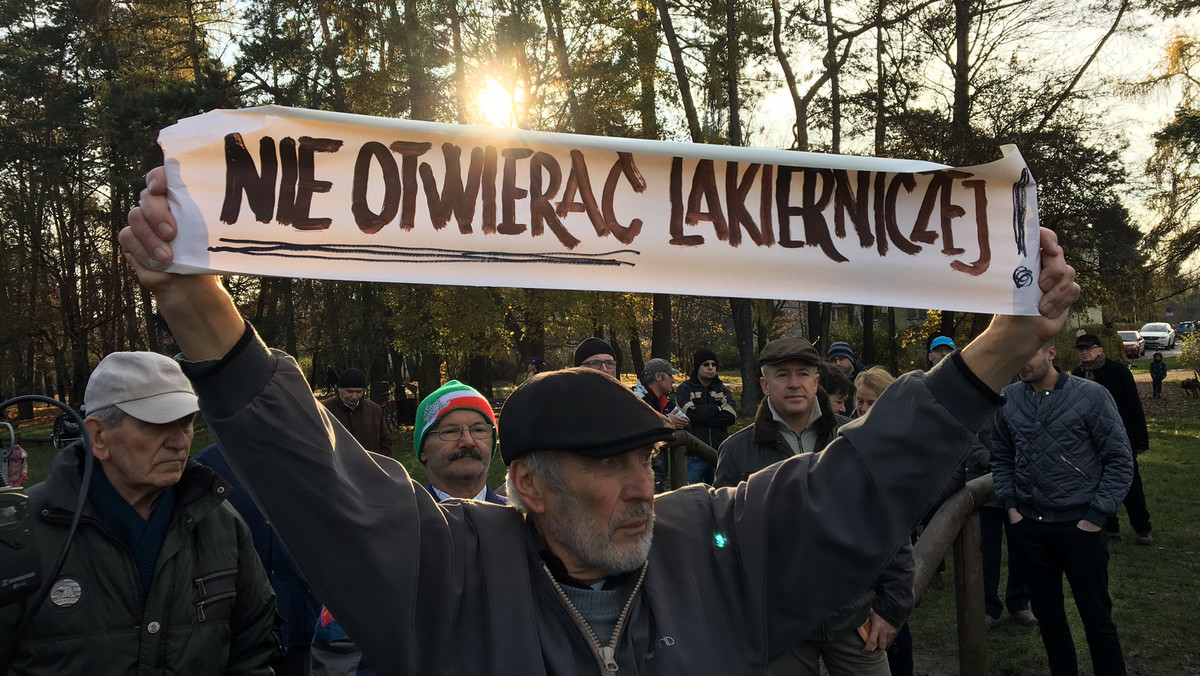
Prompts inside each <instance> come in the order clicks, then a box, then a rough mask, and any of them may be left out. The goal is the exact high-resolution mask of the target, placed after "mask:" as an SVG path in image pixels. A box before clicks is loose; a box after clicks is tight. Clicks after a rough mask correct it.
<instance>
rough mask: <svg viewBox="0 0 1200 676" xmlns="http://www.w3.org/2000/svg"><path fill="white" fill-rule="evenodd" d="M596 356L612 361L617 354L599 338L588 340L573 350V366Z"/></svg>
mask: <svg viewBox="0 0 1200 676" xmlns="http://www.w3.org/2000/svg"><path fill="white" fill-rule="evenodd" d="M598 354H611V355H612V356H613V358H614V359H615V358H616V356H617V353H616V352H614V351H613V348H612V345H609V344H608V343H606V342H604V341H603V340H600V339H599V338H588V339H587V340H585V341H583V342H582V343H580V344H579V347H577V348H575V365H576V366H583V362H585V361H587V360H588V359H590V358H592V357H594V356H596V355H598ZM506 405H507V404H506Z"/></svg>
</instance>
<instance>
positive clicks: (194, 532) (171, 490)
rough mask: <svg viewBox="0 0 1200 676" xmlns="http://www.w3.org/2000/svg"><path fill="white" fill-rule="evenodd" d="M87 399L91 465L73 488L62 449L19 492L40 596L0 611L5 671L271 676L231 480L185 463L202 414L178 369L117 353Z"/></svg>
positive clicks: (79, 457)
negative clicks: (26, 501) (37, 559)
mask: <svg viewBox="0 0 1200 676" xmlns="http://www.w3.org/2000/svg"><path fill="white" fill-rule="evenodd" d="M84 400H85V403H86V405H87V411H88V417H87V419H86V420H85V421H84V424H85V426H86V430H87V435H88V439H90V441H91V445H92V453H93V455H94V457H95V460H96V461H97V465H96V466H95V467H94V468H93V470H92V474H91V478H90V480H89V482H88V485H87V486H86V487H84V486H83V477H84V465H85V453H86V452H87V450H86V448H85V446H84V444H83V443H81V442H80V443H75V444H72V445H71V446H69V447H67V448H65V449H63V451H62V452H61V453H59V455H58V457H56V458H55V460H54V465H53V467H52V468H51V470H50V476H49V477H48V478H47V479H46V481H45V482H43V483H41V484H38V485H37V486H34V487H33V488H32V489H30V491H29V498H30V502H31V504H32V510H31V511H32V512H33V513H34V514H36V515H38V518H37V520H36V522H35V524H34V529H35V531H36V540H37V542H38V545H39V547H40V552H39V553H40V556H41V566H42V570H41V575H42V578H43V582H42V584H43V588H44V587H45V586H46V585H49V587H50V591H49V594H47V595H45V597H44V600H43V601H42V603H41V604H40V605H38V606H37V607H32V604H33V603H35V600H33V599H36V598H42V597H41V596H40V595H35V596H34V597H33V599H30V600H27V601H25V602H24V603H15V604H11V605H8V606H5V607H3V608H0V664H4V665H7V668H8V671H6V672H5V673H21V674H67V673H70V674H80V673H89V672H90V673H95V672H97V670H99V673H106V674H132V673H142V672H150V671H153V672H155V673H159V672H162V673H165V672H167V671H172V672H178V673H192V674H218V673H219V674H264V675H266V674H270V673H271V670H270V667H269V666H268V664H269V662H270V661H271V659H272V658H273V657H274V656H275V653H276V651H277V649H278V648H277V646H278V642H277V640H276V639H275V636H274V631H273V629H274V627H273V624H274V619H275V594H274V593H273V592H272V591H271V586H270V584H269V582H268V581H267V577H266V573H265V572H264V571H263V568H262V564H261V563H260V562H259V559H258V555H257V554H256V553H255V551H254V546H253V542H252V540H251V537H250V531H249V529H248V528H247V527H246V524H245V523H244V522H243V521H242V519H241V518H240V517H239V516H238V515H237V512H235V511H234V509H233V508H232V507H230V506H229V505H228V504H227V503H226V502H225V500H226V498H227V497H228V495H229V492H230V489H229V484H227V483H225V481H224V480H222V479H220V478H219V477H218V476H217V475H216V474H214V473H213V472H212V471H211V470H209V469H208V468H206V467H202V466H200V465H198V464H196V463H195V462H192V461H190V460H189V459H188V453H189V451H190V450H191V444H192V422H193V420H194V419H195V417H196V412H197V411H198V410H199V408H198V406H197V400H196V395H195V393H194V392H193V391H192V387H191V384H190V383H189V382H188V379H187V378H185V377H184V375H183V372H182V371H181V370H180V368H179V365H178V364H177V363H176V362H175V360H173V359H171V358H170V357H166V356H163V355H160V354H155V353H152V352H115V353H113V354H110V355H109V356H107V357H105V358H104V359H103V360H102V361H101V362H100V364H99V365H98V366H97V367H96V370H95V371H94V372H93V373H92V376H91V379H90V380H89V381H88V386H87V390H86V392H85V394H84ZM85 488H86V493H87V501H86V503H85V504H84V506H83V512H82V514H81V519H80V522H79V528H78V530H77V531H76V532H75V534H74V537H73V538H72V539H71V542H70V547H69V549H68V553H67V557H66V559H65V561H64V563H63V565H62V568H61V570H59V571H58V573H57V574H55V573H54V565H55V562H56V560H57V559H58V557H59V553H60V552H61V551H62V550H63V546H64V544H65V543H66V542H67V540H68V538H67V532H68V529H69V525H70V523H71V521H72V517H73V516H74V515H75V511H76V508H77V507H76V505H77V503H78V501H79V494H80V492H81V491H83V490H84V489H85Z"/></svg>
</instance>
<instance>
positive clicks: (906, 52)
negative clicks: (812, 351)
mask: <svg viewBox="0 0 1200 676" xmlns="http://www.w3.org/2000/svg"><path fill="white" fill-rule="evenodd" d="M1183 4H1187V3H1183ZM1126 8H1127V3H1125V2H1121V1H1117V0H1114V1H1112V2H1107V1H1105V2H1093V3H1085V4H1080V5H1070V4H1063V3H1056V2H1052V1H1051V0H943V1H937V0H886V1H885V0H875V1H874V2H845V1H840V2H834V1H833V0H773V1H772V2H770V3H763V2H749V1H747V0H635V2H624V1H622V0H426V1H422V2H418V1H417V0H390V1H387V2H381V1H380V0H367V1H365V2H358V1H356V2H348V1H346V0H315V2H311V3H296V2H290V1H289V0H245V1H243V2H237V3H233V2H228V0H161V1H160V2H156V3H132V4H130V3H126V4H114V3H99V4H96V3H93V4H86V3H85V4H79V3H65V2H62V1H61V0H50V1H49V2H32V1H31V0H0V26H4V27H6V28H0V229H2V232H3V236H4V241H5V244H6V245H7V246H6V247H5V248H3V249H0V294H2V295H0V300H2V301H3V303H4V305H3V307H4V309H5V312H6V315H7V317H6V320H5V321H4V322H0V355H2V359H0V390H4V391H13V390H20V391H42V392H47V393H52V394H58V395H60V396H63V397H64V398H67V399H70V400H71V401H73V402H76V403H77V402H78V401H79V399H80V397H81V394H82V392H83V388H84V386H85V384H86V380H87V376H88V373H89V372H90V369H91V367H92V365H93V364H95V363H96V362H97V361H98V359H99V358H100V357H102V356H103V355H104V354H105V353H107V352H109V351H112V350H116V349H147V348H148V349H154V350H160V351H169V350H171V349H172V346H171V344H170V338H169V336H168V334H167V333H166V332H165V330H164V327H163V326H162V323H161V322H160V321H159V320H158V318H157V316H156V313H155V308H154V306H153V304H152V301H151V299H150V297H149V295H148V294H145V293H144V292H142V291H141V290H140V288H138V287H137V285H136V284H134V283H133V281H132V279H131V277H130V275H129V274H128V272H127V270H126V268H125V267H124V265H123V263H122V261H121V257H120V255H119V252H118V251H117V248H116V245H115V234H116V232H117V230H118V229H119V228H120V227H121V226H122V224H123V222H124V218H125V214H126V213H127V212H128V210H129V208H130V207H131V206H132V205H133V204H134V201H135V200H136V197H137V193H138V191H139V189H140V187H141V186H140V183H141V180H142V179H141V177H142V175H143V174H144V172H145V171H146V170H147V169H148V168H150V167H152V166H154V165H156V164H158V163H159V162H160V161H161V156H160V154H159V152H158V150H157V148H156V147H155V144H154V140H155V137H156V134H157V132H158V130H159V129H161V128H163V127H165V126H167V125H169V124H171V123H172V122H173V121H175V120H177V119H179V118H181V117H185V116H188V115H192V114H195V113H199V112H202V111H205V110H209V109H212V108H217V107H238V106H249V105H260V104H278V105H286V106H299V107H306V108H314V109H324V110H337V111H345V112H353V113H361V114H368V115H379V116H399V117H409V118H413V119H423V120H435V121H445V122H460V123H470V124H480V123H488V122H489V121H490V120H493V119H496V118H497V117H499V116H498V113H502V112H506V113H510V118H511V119H510V123H512V124H514V125H516V126H520V127H524V128H530V129H540V130H549V131H566V132H577V133H588V134H601V135H617V136H633V137H645V138H667V139H676V140H690V141H693V142H707V143H733V144H739V143H743V142H750V143H755V142H760V141H762V140H764V139H767V138H768V137H766V136H765V133H766V122H768V121H773V120H774V119H775V118H779V117H786V118H790V121H791V122H792V125H791V126H792V133H791V135H790V138H788V139H785V140H783V141H782V145H786V146H789V147H792V148H798V149H815V150H830V151H839V150H841V151H848V152H858V153H876V154H885V155H890V156H895V157H908V158H918V159H930V160H936V161H941V162H954V163H958V162H971V163H973V162H984V161H988V160H990V159H994V158H995V157H996V154H997V147H998V145H999V144H1001V143H1016V144H1018V145H1019V146H1020V147H1021V149H1022V152H1023V153H1024V155H1025V158H1026V160H1027V161H1028V163H1029V165H1030V167H1031V168H1032V169H1033V171H1034V174H1035V176H1036V177H1037V178H1038V179H1039V184H1040V191H1041V193H1040V195H1041V201H1040V209H1041V216H1042V219H1043V222H1044V223H1045V224H1047V225H1049V226H1050V227H1052V228H1054V229H1055V230H1057V231H1058V232H1059V233H1060V236H1061V237H1062V238H1063V240H1064V241H1065V242H1067V244H1068V246H1069V247H1070V250H1071V251H1072V252H1074V253H1073V256H1075V257H1076V258H1075V260H1074V262H1075V264H1076V266H1077V267H1078V268H1079V269H1080V272H1081V276H1082V278H1083V279H1084V281H1085V282H1086V287H1087V291H1086V293H1087V294H1088V298H1089V300H1090V301H1091V302H1094V303H1097V304H1113V303H1118V302H1135V301H1136V299H1138V298H1143V297H1144V296H1145V294H1147V293H1149V294H1152V295H1153V294H1159V293H1161V292H1162V290H1163V289H1164V288H1165V287H1169V286H1170V283H1155V282H1154V280H1152V279H1150V277H1149V273H1148V272H1147V269H1146V266H1145V265H1143V264H1142V262H1141V261H1142V260H1143V259H1144V258H1145V257H1147V256H1153V257H1155V259H1156V261H1157V262H1159V263H1163V264H1176V263H1181V262H1182V261H1184V260H1186V259H1187V257H1188V256H1189V255H1190V252H1193V251H1195V248H1196V247H1197V246H1200V228H1197V227H1196V225H1195V219H1194V216H1193V211H1194V208H1195V206H1196V201H1197V199H1198V198H1200V180H1197V179H1196V178H1195V168H1196V158H1197V153H1198V152H1200V113H1196V112H1195V108H1194V107H1193V102H1194V94H1193V93H1192V92H1191V89H1190V86H1191V85H1190V84H1189V85H1188V87H1187V95H1186V96H1185V99H1184V101H1185V105H1184V106H1183V107H1181V109H1180V111H1179V114H1178V115H1177V117H1176V119H1175V120H1174V121H1173V122H1172V123H1171V124H1170V125H1168V126H1167V127H1166V128H1164V129H1163V130H1162V132H1161V133H1160V134H1159V137H1158V140H1159V151H1160V152H1159V155H1157V156H1156V159H1155V161H1154V163H1153V164H1152V170H1153V171H1154V172H1156V173H1155V176H1156V177H1159V178H1160V179H1161V182H1160V186H1162V187H1161V189H1160V190H1158V191H1156V192H1155V193H1154V194H1153V195H1152V197H1153V200H1154V202H1153V204H1154V206H1155V208H1156V209H1157V213H1159V214H1160V215H1161V221H1160V222H1159V223H1158V224H1156V225H1155V227H1154V229H1153V230H1152V231H1151V233H1150V235H1149V237H1148V239H1147V240H1146V241H1145V242H1143V241H1142V240H1141V235H1140V233H1139V231H1138V230H1137V228H1136V227H1135V226H1134V224H1133V222H1132V218H1131V215H1130V212H1129V210H1128V209H1126V207H1125V205H1124V204H1123V203H1122V201H1121V199H1120V189H1121V188H1122V187H1123V186H1125V185H1126V183H1127V178H1126V170H1125V167H1124V166H1123V165H1122V164H1121V162H1120V154H1119V152H1118V150H1119V144H1117V143H1115V142H1114V140H1113V137H1114V135H1113V133H1112V130H1108V129H1106V128H1105V127H1104V110H1103V109H1102V108H1098V107H1097V106H1098V104H1097V101H1099V92H1100V91H1101V84H1102V83H1100V82H1098V81H1097V80H1096V79H1095V78H1089V77H1088V73H1089V68H1090V65H1091V63H1092V62H1091V60H1090V59H1088V58H1085V57H1087V56H1089V55H1087V54H1085V55H1080V56H1079V57H1078V58H1075V59H1061V58H1056V59H1044V60H1039V59H1038V58H1035V57H1034V56H1032V53H1033V52H1032V51H1031V50H1028V49H1026V47H1027V45H1029V44H1031V43H1034V42H1038V41H1041V42H1043V43H1045V42H1052V41H1053V39H1054V36H1053V35H1052V34H1051V33H1052V32H1053V31H1054V30H1057V29H1056V28H1054V27H1055V26H1062V25H1068V26H1073V27H1074V26H1085V25H1088V26H1095V27H1097V28H1098V29H1104V30H1108V31H1110V32H1111V31H1113V30H1117V29H1118V28H1119V27H1121V26H1122V25H1123V24H1122V22H1123V21H1124V19H1123V17H1124V16H1125V14H1124V12H1125V11H1126ZM1162 8H1166V9H1169V10H1170V11H1175V10H1176V9H1178V8H1179V6H1174V5H1173V6H1170V7H1168V6H1167V5H1163V6H1162ZM1162 8H1160V9H1162ZM1163 11H1166V10H1165V9H1164V10H1163ZM1102 44H1103V42H1102V41H1101V43H1099V45H1098V46H1097V49H1099V47H1100V46H1102ZM1172 49H1173V52H1172V54H1173V55H1174V56H1173V59H1174V60H1173V61H1172V62H1171V63H1170V64H1169V67H1167V68H1165V70H1164V73H1163V75H1162V78H1163V80H1162V81H1167V80H1170V79H1171V78H1179V79H1182V80H1186V81H1187V82H1189V83H1190V79H1188V78H1190V77H1191V70H1192V68H1193V67H1194V61H1195V56H1194V53H1193V52H1194V46H1193V45H1192V43H1191V42H1190V38H1186V37H1185V36H1181V37H1180V38H1179V39H1178V40H1177V41H1176V42H1175V43H1173V44H1172ZM497 88H498V89H499V90H501V91H503V92H507V94H508V95H509V96H510V97H511V100H510V101H509V102H500V103H497V102H495V101H494V100H485V99H484V98H483V97H481V96H480V94H481V92H484V91H491V90H493V89H497ZM781 88H782V90H783V91H784V93H785V95H786V99H785V100H786V101H787V103H785V104H784V105H783V106H782V107H776V108H766V107H765V102H766V101H768V100H769V97H770V96H771V95H772V94H774V93H775V92H776V91H777V90H779V89H781ZM500 108H503V109H504V110H500ZM764 111H765V112H764ZM714 274H720V275H723V276H725V277H727V278H728V279H729V280H730V284H731V293H734V292H735V291H736V284H737V280H738V278H739V275H742V274H749V273H748V272H747V271H729V270H721V271H715V272H714ZM1176 281H1177V282H1178V283H1184V282H1185V280H1176ZM226 282H227V284H228V286H229V288H230V290H231V292H232V293H233V295H234V297H235V299H236V300H237V302H238V304H239V307H240V308H241V309H242V311H243V312H244V313H245V314H246V316H247V317H248V318H250V319H251V320H252V322H253V323H254V324H255V326H256V327H257V328H258V330H259V331H260V332H261V333H262V334H263V336H264V337H265V338H266V339H267V340H268V342H270V343H272V344H277V345H282V346H284V347H286V348H287V349H288V350H289V351H291V352H293V353H296V354H298V355H299V356H300V357H301V359H302V362H303V363H304V364H305V365H306V367H307V368H308V369H309V372H310V376H311V378H312V379H313V381H314V384H317V385H321V384H323V383H324V381H325V378H326V374H327V372H328V371H330V370H332V371H337V370H340V369H342V368H345V367H348V366H357V367H359V368H363V369H364V370H367V371H368V373H369V374H370V379H371V382H372V385H376V384H378V383H380V382H382V381H385V380H386V381H391V382H397V381H409V380H411V381H414V382H416V383H417V387H418V390H419V391H420V392H422V393H424V392H428V391H430V390H431V389H432V388H433V387H436V386H437V384H439V383H440V382H441V381H442V380H444V379H445V378H450V377H457V378H460V379H464V380H467V381H468V382H471V383H472V384H475V385H476V386H478V387H480V388H482V389H485V390H488V391H491V390H492V389H494V388H495V387H499V386H503V385H506V384H508V383H511V382H513V381H515V380H519V379H520V377H521V375H522V374H523V373H524V365H525V364H526V363H527V362H528V360H529V359H530V358H532V357H534V356H542V357H544V358H546V359H547V361H548V362H549V363H550V364H551V365H552V366H566V365H569V363H570V358H571V353H572V351H573V349H574V346H575V345H577V344H578V342H579V341H580V340H581V339H582V338H584V337H586V336H589V335H600V336H603V337H605V338H606V339H608V340H609V341H610V342H611V343H612V344H613V346H614V348H615V349H616V351H617V352H618V353H619V354H618V357H619V358H620V361H621V364H622V370H623V372H625V373H626V374H628V373H635V372H637V371H639V370H640V368H641V366H642V365H643V363H644V362H645V360H646V359H647V357H648V353H649V350H647V349H646V348H647V347H648V346H650V342H649V341H651V338H652V337H653V338H654V344H653V346H652V347H651V349H652V350H653V351H654V352H655V353H656V354H666V355H669V356H670V357H671V358H672V360H673V361H674V362H675V364H676V365H677V366H679V367H680V368H681V369H682V370H688V369H689V368H690V360H691V355H692V353H693V352H694V351H695V349H697V348H699V347H702V346H704V347H710V348H712V349H714V350H715V351H716V352H717V353H718V355H720V357H721V359H722V362H723V364H724V365H726V367H728V368H734V367H735V366H736V365H739V364H740V365H741V367H742V370H743V371H746V372H751V376H747V377H748V378H749V379H748V380H747V384H748V387H750V388H751V390H753V389H754V383H753V382H752V381H753V378H752V375H753V374H752V371H753V368H752V367H753V355H752V354H751V352H753V351H756V350H757V349H758V348H760V347H761V346H762V345H763V344H764V343H765V342H766V340H768V339H769V338H770V337H774V336H777V335H780V334H781V333H783V332H785V331H786V332H789V333H795V332H797V331H799V332H803V326H802V319H801V318H802V317H805V316H806V314H805V311H804V310H802V309H801V308H799V307H798V306H797V305H796V304H790V303H781V302H779V301H776V300H770V299H759V300H754V301H746V302H742V301H738V300H735V301H733V302H730V300H729V299H713V298H693V297H685V296H674V297H672V298H671V299H669V300H667V301H666V302H667V304H666V305H664V300H666V299H664V298H663V297H660V298H659V299H658V305H657V308H658V309H657V311H656V309H655V308H656V305H655V301H654V299H652V297H651V296H649V295H646V294H629V293H626V294H601V293H587V292H560V291H543V290H533V289H497V288H477V287H442V286H422V285H372V284H363V283H351V282H328V281H318V280H305V279H267V278H263V279H252V278H236V277H235V278H229V279H227V280H226ZM1165 290H1167V291H1169V290H1170V289H1169V288H1166V289H1165ZM735 295H736V294H735ZM668 308H669V309H670V310H671V316H672V317H674V320H673V321H672V322H671V323H670V325H669V326H667V325H666V324H665V323H664V322H660V323H659V325H658V326H657V327H655V326H654V320H655V317H656V316H658V317H660V318H661V317H663V316H664V310H665V309H668ZM1130 311H1131V312H1132V310H1130ZM807 316H808V317H812V318H813V325H814V326H815V327H816V329H815V331H814V329H809V330H808V331H809V333H810V334H811V335H814V337H815V336H816V335H819V334H828V333H829V328H828V326H822V318H828V317H829V316H830V309H829V307H828V306H824V307H820V306H818V307H816V308H811V309H809V311H808V315H807ZM848 316H849V317H851V318H855V317H862V316H864V315H863V314H861V313H860V312H854V313H850V314H849V315H848ZM866 316H868V317H869V316H870V315H869V314H868V315H866ZM894 316H895V313H891V314H890V315H889V317H894ZM849 321H850V322H851V323H853V322H854V321H861V320H856V319H851V320H849ZM869 324H870V322H868V326H867V329H866V330H862V328H861V327H857V328H856V327H854V326H851V325H847V326H846V327H844V329H843V328H842V327H840V326H839V327H838V331H842V330H845V332H846V335H847V337H854V336H857V338H856V339H855V341H854V342H856V344H857V342H861V341H862V340H863V339H864V338H865V339H867V340H874V338H872V335H873V334H872V332H871V331H870V326H869ZM656 329H657V330H656ZM664 329H665V330H664ZM880 339H881V340H887V341H889V342H890V343H891V345H890V354H893V355H895V354H898V352H897V350H899V349H901V346H900V345H899V343H897V341H900V342H903V341H904V340H906V339H905V338H904V336H902V335H901V336H897V335H893V334H889V335H886V336H883V337H882V338H880ZM739 340H740V342H739ZM662 343H669V344H668V345H663V344H662ZM746 364H749V365H750V368H749V369H748V370H747V368H746ZM375 395H376V396H381V395H382V392H376V393H375Z"/></svg>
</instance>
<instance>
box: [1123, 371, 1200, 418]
mask: <svg viewBox="0 0 1200 676" xmlns="http://www.w3.org/2000/svg"><path fill="white" fill-rule="evenodd" d="M1193 376H1194V374H1193V372H1192V370H1191V369H1172V370H1170V371H1167V379H1166V380H1165V381H1163V389H1162V397H1160V398H1158V399H1155V398H1154V396H1153V394H1154V385H1153V384H1152V383H1151V381H1150V374H1149V373H1147V372H1135V373H1134V374H1133V380H1134V382H1136V383H1137V388H1138V394H1139V395H1141V397H1142V408H1144V409H1146V415H1147V416H1156V415H1167V414H1171V413H1178V412H1182V411H1183V410H1184V408H1185V406H1186V405H1185V404H1184V401H1183V400H1184V399H1185V398H1186V397H1187V393H1186V392H1184V391H1183V388H1181V387H1179V383H1181V382H1183V381H1184V380H1187V379H1188V378H1192V377H1193Z"/></svg>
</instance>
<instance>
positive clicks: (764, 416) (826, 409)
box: [754, 388, 838, 444]
mask: <svg viewBox="0 0 1200 676" xmlns="http://www.w3.org/2000/svg"><path fill="white" fill-rule="evenodd" d="M817 406H818V407H820V409H821V417H820V418H817V421H816V423H815V424H814V425H813V430H814V431H816V433H817V435H818V438H825V437H826V435H828V434H829V433H830V432H831V431H832V430H833V429H834V428H836V427H837V424H838V421H837V416H836V415H835V414H834V413H833V408H832V406H831V404H830V403H829V395H828V394H825V390H822V389H820V388H817ZM777 441H779V426H778V425H776V424H775V418H774V417H773V416H772V415H771V407H770V406H768V405H767V399H766V397H764V398H763V400H762V401H760V402H759V403H758V412H757V413H755V414H754V443H756V444H773V443H775V442H777Z"/></svg>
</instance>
